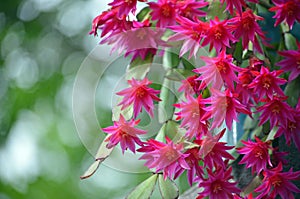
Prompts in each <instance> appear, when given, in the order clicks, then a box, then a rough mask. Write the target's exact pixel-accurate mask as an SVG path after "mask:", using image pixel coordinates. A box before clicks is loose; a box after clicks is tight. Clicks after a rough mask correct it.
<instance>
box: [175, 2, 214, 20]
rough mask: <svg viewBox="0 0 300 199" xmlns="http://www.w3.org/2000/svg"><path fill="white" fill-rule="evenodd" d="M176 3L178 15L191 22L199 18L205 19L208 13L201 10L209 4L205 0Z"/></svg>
mask: <svg viewBox="0 0 300 199" xmlns="http://www.w3.org/2000/svg"><path fill="white" fill-rule="evenodd" d="M174 3H176V8H177V9H178V13H177V14H178V15H180V16H183V17H185V18H188V19H191V20H193V19H197V18H199V17H205V16H206V12H204V11H202V10H200V8H203V7H205V6H207V5H208V4H209V3H208V2H204V1H203V0H200V1H198V0H179V1H178V0H177V1H174Z"/></svg>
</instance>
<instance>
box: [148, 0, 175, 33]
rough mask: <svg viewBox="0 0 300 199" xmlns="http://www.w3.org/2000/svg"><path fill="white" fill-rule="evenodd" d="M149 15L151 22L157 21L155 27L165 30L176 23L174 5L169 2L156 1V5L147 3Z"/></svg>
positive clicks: (165, 0)
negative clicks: (149, 10)
mask: <svg viewBox="0 0 300 199" xmlns="http://www.w3.org/2000/svg"><path fill="white" fill-rule="evenodd" d="M148 4H149V7H150V9H151V13H150V15H151V16H152V20H153V21H157V23H156V27H160V28H166V27H167V26H171V25H174V24H175V23H176V20H175V19H176V10H175V5H174V3H172V2H171V1H169V0H158V2H157V3H155V2H149V3H148Z"/></svg>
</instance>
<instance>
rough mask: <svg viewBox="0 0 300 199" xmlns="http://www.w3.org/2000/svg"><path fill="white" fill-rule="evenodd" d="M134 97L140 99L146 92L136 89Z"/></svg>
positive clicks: (142, 89)
mask: <svg viewBox="0 0 300 199" xmlns="http://www.w3.org/2000/svg"><path fill="white" fill-rule="evenodd" d="M135 92H136V97H139V98H142V97H144V96H145V95H146V91H145V89H144V88H141V87H139V88H138V89H136V91H135Z"/></svg>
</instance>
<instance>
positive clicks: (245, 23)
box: [243, 18, 252, 30]
mask: <svg viewBox="0 0 300 199" xmlns="http://www.w3.org/2000/svg"><path fill="white" fill-rule="evenodd" d="M251 23H252V20H251V19H249V18H246V19H244V20H243V28H244V29H246V30H249V29H250V27H251Z"/></svg>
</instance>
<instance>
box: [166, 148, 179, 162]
mask: <svg viewBox="0 0 300 199" xmlns="http://www.w3.org/2000/svg"><path fill="white" fill-rule="evenodd" d="M176 155H177V154H176V153H175V151H174V150H169V151H167V152H166V153H165V156H166V158H167V159H168V160H170V161H171V160H174V158H176Z"/></svg>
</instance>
